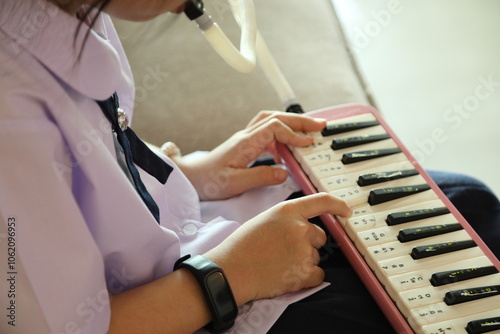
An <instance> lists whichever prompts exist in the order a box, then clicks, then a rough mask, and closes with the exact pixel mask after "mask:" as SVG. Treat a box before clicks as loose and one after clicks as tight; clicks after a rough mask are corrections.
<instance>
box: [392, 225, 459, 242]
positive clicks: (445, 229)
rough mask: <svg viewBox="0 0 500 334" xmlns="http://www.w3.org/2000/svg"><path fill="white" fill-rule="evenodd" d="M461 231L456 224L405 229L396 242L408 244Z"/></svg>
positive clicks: (400, 232)
mask: <svg viewBox="0 0 500 334" xmlns="http://www.w3.org/2000/svg"><path fill="white" fill-rule="evenodd" d="M461 229H463V228H462V225H460V224H458V223H456V224H440V225H432V226H422V227H414V228H406V229H402V230H401V231H399V233H398V240H399V241H401V242H408V241H413V240H419V239H424V238H428V237H432V236H435V235H440V234H445V233H449V232H453V231H458V230H461Z"/></svg>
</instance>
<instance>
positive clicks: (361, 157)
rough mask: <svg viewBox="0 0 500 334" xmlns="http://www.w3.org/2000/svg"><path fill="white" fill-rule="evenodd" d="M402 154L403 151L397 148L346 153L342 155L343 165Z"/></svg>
mask: <svg viewBox="0 0 500 334" xmlns="http://www.w3.org/2000/svg"><path fill="white" fill-rule="evenodd" d="M396 153H401V150H400V149H399V148H397V147H394V148H385V149H381V150H368V151H357V152H349V153H344V154H343V155H342V163H343V164H344V165H348V164H352V163H355V162H360V161H366V160H370V159H376V158H381V157H385V156H387V155H391V154H396Z"/></svg>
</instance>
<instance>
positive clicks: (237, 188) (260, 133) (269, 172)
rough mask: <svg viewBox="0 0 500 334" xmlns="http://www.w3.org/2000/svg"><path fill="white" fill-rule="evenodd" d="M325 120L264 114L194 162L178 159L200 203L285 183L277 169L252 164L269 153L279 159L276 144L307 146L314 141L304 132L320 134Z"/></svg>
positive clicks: (281, 113) (274, 113)
mask: <svg viewBox="0 0 500 334" xmlns="http://www.w3.org/2000/svg"><path fill="white" fill-rule="evenodd" d="M325 125H326V121H325V120H323V119H315V118H311V117H309V116H304V115H298V114H290V113H284V112H276V111H275V112H272V111H261V112H260V113H259V114H258V115H257V116H255V117H254V119H252V121H251V122H250V123H249V124H248V126H247V127H246V128H245V129H244V130H241V131H238V132H237V133H235V134H234V135H233V136H232V137H231V138H229V139H228V140H227V141H225V142H224V143H222V144H221V145H220V146H218V147H217V148H215V149H214V150H213V151H211V152H210V153H209V154H207V155H206V156H204V157H202V158H200V159H197V160H195V161H187V160H183V159H182V158H178V159H175V162H176V163H177V164H178V165H179V167H180V168H181V169H182V171H183V172H184V173H185V174H186V176H187V177H188V178H189V180H190V181H191V182H192V183H193V185H194V186H195V188H196V190H197V191H198V195H199V196H200V199H201V200H218V199H225V198H229V197H232V196H236V195H238V194H241V193H242V192H244V191H246V190H249V189H252V188H255V187H260V186H268V185H275V184H280V183H283V182H284V181H285V180H286V178H287V176H288V173H287V171H286V170H284V169H282V168H280V167H275V166H257V167H253V168H248V166H249V164H250V163H251V162H253V161H254V160H255V159H257V158H258V157H259V156H260V155H261V154H262V153H264V152H266V151H269V152H270V153H271V154H273V155H274V156H275V159H276V158H278V157H277V154H276V151H275V148H274V144H275V143H276V142H280V143H283V144H286V145H292V146H308V145H310V144H311V143H312V141H313V139H312V138H311V137H310V136H307V135H305V134H303V133H302V132H313V131H321V130H322V129H323V128H324V127H325Z"/></svg>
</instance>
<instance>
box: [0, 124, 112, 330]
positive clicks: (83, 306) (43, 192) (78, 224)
mask: <svg viewBox="0 0 500 334" xmlns="http://www.w3.org/2000/svg"><path fill="white" fill-rule="evenodd" d="M66 152H67V150H66V149H65V144H64V141H63V139H62V136H61V134H60V132H59V130H58V128H57V126H56V125H55V124H54V123H52V122H51V121H50V120H49V119H47V118H40V119H37V118H22V117H21V118H7V119H5V118H0V203H1V205H0V272H1V277H2V284H0V290H1V291H0V310H1V311H0V312H1V317H2V321H0V332H2V333H35V332H37V333H49V332H51V333H104V332H106V331H107V328H108V324H109V318H110V310H109V297H108V292H107V291H108V290H107V289H106V281H105V277H104V270H103V260H102V257H101V256H100V253H99V250H98V248H97V246H96V244H95V242H94V240H93V238H92V236H91V234H90V232H89V230H88V227H87V225H86V224H85V221H84V219H83V217H82V214H81V212H80V210H79V207H78V205H77V204H76V201H75V199H74V196H73V195H72V181H71V166H72V162H71V160H70V158H69V156H68V154H67V153H66ZM61 162H63V163H61ZM6 282H7V283H8V284H5V283H6ZM5 319H7V321H4V320H5Z"/></svg>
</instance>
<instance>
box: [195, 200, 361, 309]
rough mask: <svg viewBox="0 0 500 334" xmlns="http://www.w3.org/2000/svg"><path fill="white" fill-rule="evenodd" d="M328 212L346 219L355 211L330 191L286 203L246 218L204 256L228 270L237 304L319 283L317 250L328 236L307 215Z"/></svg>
mask: <svg viewBox="0 0 500 334" xmlns="http://www.w3.org/2000/svg"><path fill="white" fill-rule="evenodd" d="M324 213H329V214H333V215H340V216H343V217H347V216H349V215H350V214H351V209H350V207H349V206H347V204H345V203H344V202H343V201H341V200H339V199H337V198H335V197H333V196H331V195H329V194H327V193H318V194H314V195H311V196H305V197H302V198H299V199H295V200H290V201H285V202H282V203H280V204H278V205H276V206H274V207H272V208H271V209H269V210H267V211H265V212H263V213H261V214H260V215H258V216H256V217H255V218H253V219H251V220H249V221H248V222H246V223H245V224H244V225H243V226H241V227H240V228H239V229H238V230H237V231H236V232H234V233H233V234H232V235H231V236H229V237H228V238H227V239H226V240H225V241H224V242H223V243H221V244H220V245H219V246H217V247H216V248H214V249H213V250H211V251H209V252H208V253H207V254H205V256H207V257H208V258H210V259H212V260H213V261H214V262H216V263H217V264H218V265H219V266H220V267H221V268H222V269H223V270H224V271H225V273H226V276H227V278H228V280H229V282H230V284H231V287H232V289H233V293H234V296H235V298H236V301H237V303H238V305H242V304H244V303H246V302H248V301H250V300H254V299H261V298H269V297H274V296H277V295H280V294H283V293H287V292H294V291H298V290H300V289H302V288H307V287H313V286H316V285H318V284H320V283H321V282H322V281H323V279H324V272H323V270H322V269H321V268H319V267H318V263H319V260H320V256H319V253H318V250H317V249H318V248H320V247H322V246H323V245H324V244H325V242H326V235H325V232H324V231H323V230H322V229H320V228H319V227H317V226H316V225H314V224H311V223H309V222H308V220H307V219H308V218H312V217H315V216H318V215H321V214H324Z"/></svg>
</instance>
